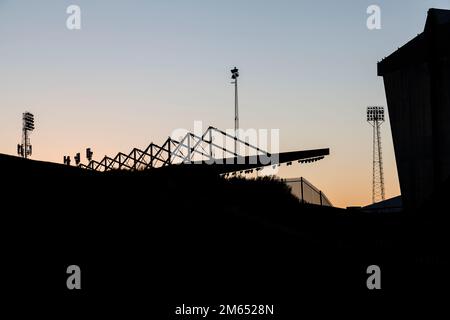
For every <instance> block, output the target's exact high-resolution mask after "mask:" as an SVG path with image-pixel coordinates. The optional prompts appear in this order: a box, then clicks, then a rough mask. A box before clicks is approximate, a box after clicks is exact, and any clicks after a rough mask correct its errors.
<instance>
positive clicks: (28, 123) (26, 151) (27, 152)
mask: <svg viewBox="0 0 450 320" xmlns="http://www.w3.org/2000/svg"><path fill="white" fill-rule="evenodd" d="M33 130H34V115H33V114H32V113H30V112H24V113H23V114H22V144H18V145H17V153H18V155H19V156H21V157H22V158H25V159H27V158H28V156H31V154H32V153H33V152H32V151H33V147H32V146H31V142H30V133H31V132H32V131H33Z"/></svg>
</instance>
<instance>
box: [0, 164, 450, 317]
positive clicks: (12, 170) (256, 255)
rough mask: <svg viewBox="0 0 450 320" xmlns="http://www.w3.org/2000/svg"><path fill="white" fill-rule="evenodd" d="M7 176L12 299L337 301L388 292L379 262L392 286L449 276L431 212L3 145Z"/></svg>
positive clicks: (436, 282) (406, 290)
mask: <svg viewBox="0 0 450 320" xmlns="http://www.w3.org/2000/svg"><path fill="white" fill-rule="evenodd" d="M0 175H1V177H2V178H1V182H2V190H3V191H2V195H1V203H2V208H1V219H2V227H3V228H4V229H5V231H4V232H3V233H2V243H3V248H4V255H5V257H7V258H5V260H4V261H5V263H4V264H3V267H4V268H6V271H5V272H6V273H3V274H4V275H5V278H6V283H7V284H6V285H7V286H8V287H9V288H10V289H11V292H12V293H11V294H10V295H9V298H11V297H16V296H23V295H27V294H29V295H32V294H34V293H38V294H39V296H41V297H47V298H46V299H61V298H63V299H64V301H65V302H66V303H68V304H70V303H73V301H77V303H80V304H84V303H91V301H97V302H96V303H99V305H96V306H98V307H100V306H102V305H101V302H100V300H99V299H100V298H101V299H105V298H107V301H108V304H114V303H117V304H118V306H125V305H126V303H128V302H127V301H129V302H130V303H132V304H133V305H134V308H135V309H134V310H138V309H139V308H143V306H148V304H154V305H155V306H161V305H167V304H168V303H174V302H176V301H179V303H188V301H206V300H207V301H210V302H214V303H226V302H225V301H229V299H230V296H231V297H233V299H235V301H234V302H231V301H230V303H242V302H239V301H241V300H245V301H248V300H249V297H253V298H254V299H255V300H257V301H261V299H263V301H267V302H268V303H281V302H284V303H285V302H286V301H291V300H292V299H294V300H295V298H296V296H295V295H292V292H302V293H305V292H307V293H308V295H307V297H309V299H311V301H313V300H315V299H316V298H320V299H326V298H329V299H331V300H330V301H337V300H336V299H338V300H339V299H343V300H344V299H347V298H348V297H350V296H358V297H359V298H364V297H369V296H371V295H372V296H373V295H374V294H375V295H377V293H374V292H369V291H368V290H367V288H366V283H365V281H366V279H367V275H366V273H365V272H366V268H367V266H369V265H371V264H378V265H380V266H381V268H382V270H383V290H384V291H383V295H381V294H379V295H381V296H384V295H392V296H395V295H396V294H400V293H401V294H409V295H415V294H418V292H419V291H420V290H424V289H427V288H428V289H434V288H437V287H441V286H445V283H446V280H445V279H442V275H443V274H445V272H446V270H447V269H446V267H447V266H448V264H447V250H446V247H445V245H444V243H445V242H446V241H447V240H448V233H446V232H443V231H444V230H443V227H442V224H441V223H442V221H438V220H436V219H431V218H430V219H428V214H427V213H426V212H425V211H423V212H418V213H412V212H403V213H396V214H377V215H375V214H365V213H363V212H359V211H354V210H343V209H338V208H331V207H319V206H313V205H306V204H305V205H304V204H301V203H299V202H298V201H297V199H296V198H295V197H294V196H293V195H292V194H291V193H290V191H289V189H288V187H287V186H286V185H285V184H284V183H282V182H280V181H278V180H274V179H269V178H260V179H257V180H244V179H238V178H235V179H229V180H226V179H223V178H220V177H219V176H217V175H216V174H213V173H211V172H209V171H208V170H207V168H206V167H201V166H199V167H195V166H194V167H190V168H187V167H182V166H172V167H164V168H160V169H155V170H150V171H143V172H127V171H111V172H108V173H98V172H90V171H87V170H82V169H78V168H73V167H66V166H62V165H56V164H51V163H45V162H37V161H32V160H23V159H19V158H15V157H9V156H3V155H1V156H0ZM424 210H425V209H424ZM436 210H437V209H436ZM70 264H78V265H80V267H81V269H82V272H83V281H84V282H83V285H84V287H83V289H82V290H81V291H80V292H69V291H68V290H67V289H66V288H65V279H66V274H65V268H66V267H67V266H68V265H70ZM30 269H31V270H32V273H33V275H36V276H33V285H30V276H29V274H30ZM150 296H152V297H156V298H151V299H150ZM345 297H347V298H345ZM258 298H261V299H259V300H258ZM74 299H75V300H74ZM221 299H222V300H221ZM223 299H225V301H224V300H223ZM250 300H251V299H250ZM102 301H103V300H102ZM273 301H275V302H273ZM248 303H251V301H249V302H248ZM258 303H260V302H258ZM294 306H295V304H294ZM290 307H292V308H293V305H289V304H285V305H284V308H285V312H287V311H286V310H288V309H289V308H290Z"/></svg>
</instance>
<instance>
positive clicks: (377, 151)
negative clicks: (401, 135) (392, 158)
mask: <svg viewBox="0 0 450 320" xmlns="http://www.w3.org/2000/svg"><path fill="white" fill-rule="evenodd" d="M367 122H369V123H370V125H372V127H373V146H372V149H373V151H372V152H373V163H372V166H373V167H372V202H373V203H376V202H379V201H383V200H384V199H385V196H384V174H383V154H382V150H381V135H380V127H381V125H382V124H383V122H384V107H378V106H375V107H367Z"/></svg>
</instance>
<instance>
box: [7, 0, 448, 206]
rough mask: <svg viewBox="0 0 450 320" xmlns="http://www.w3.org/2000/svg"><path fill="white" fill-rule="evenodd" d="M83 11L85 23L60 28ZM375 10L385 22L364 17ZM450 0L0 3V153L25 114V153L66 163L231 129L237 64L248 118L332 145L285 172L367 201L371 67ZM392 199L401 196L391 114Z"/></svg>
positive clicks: (374, 96)
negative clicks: (175, 136) (183, 134)
mask: <svg viewBox="0 0 450 320" xmlns="http://www.w3.org/2000/svg"><path fill="white" fill-rule="evenodd" d="M71 4H77V5H79V6H80V7H81V11H82V12H81V14H82V29H81V30H79V31H70V30H68V29H67V28H66V19H67V17H68V15H67V14H66V8H67V7H68V6H69V5H71ZM371 4H378V5H379V6H380V7H381V14H382V29H381V30H374V31H370V30H368V29H367V27H366V19H367V16H368V15H367V14H366V9H367V7H368V6H369V5H371ZM430 7H436V8H450V1H449V0H446V1H444V0H441V1H439V0H436V1H431V0H430V1H424V0H396V1H392V0H389V1H387V0H379V1H365V0H352V1H350V0H343V1H334V0H327V1H325V0H324V1H320V0H314V1H313V0H310V1H300V0H297V1H281V0H277V1H256V0H255V1H243V0H239V1H234V0H227V1H206V0H205V1H196V0H191V1H150V0H149V1H125V0H123V1H112V0H108V1H100V0H86V1H81V0H79V1H76V0H72V1H62V0H53V1H44V0H41V1H32V2H31V1H21V0H10V1H8V0H6V1H5V0H0V39H1V41H0V58H1V59H0V152H1V153H6V154H15V153H16V145H17V143H18V142H19V141H20V137H21V113H22V112H23V111H25V110H28V111H31V112H33V113H34V114H35V116H36V128H37V129H36V131H35V132H34V133H33V135H32V144H33V148H34V154H33V158H34V159H39V160H48V161H55V162H62V157H63V155H66V154H69V155H72V156H73V154H75V153H76V152H80V151H81V152H83V150H84V149H85V148H86V147H92V148H93V150H94V152H95V156H94V158H97V159H100V158H102V156H104V155H106V154H108V155H115V154H116V153H117V152H118V151H122V152H125V153H128V152H129V151H130V150H131V149H132V148H133V147H142V148H144V147H146V146H147V145H148V144H149V143H150V142H151V141H154V142H155V143H157V144H159V143H162V142H163V141H164V140H165V139H166V138H167V136H168V135H170V133H171V132H172V130H174V129H176V128H186V129H192V128H193V124H194V121H195V120H202V121H203V122H204V123H205V126H206V125H213V126H215V127H218V128H221V129H227V128H233V126H234V122H233V117H234V105H233V103H234V100H233V99H234V96H233V93H234V91H233V86H232V85H231V84H230V79H229V77H230V73H229V69H230V68H231V67H233V66H237V67H238V68H239V69H240V71H241V72H240V73H241V77H240V78H239V81H240V82H239V89H240V96H239V99H240V100H239V101H240V123H241V127H243V128H268V129H270V128H279V129H280V138H281V142H280V143H281V144H280V149H281V151H293V150H299V149H310V148H322V147H330V148H331V155H330V156H329V157H327V158H326V159H325V160H322V161H321V162H318V163H315V164H310V165H304V166H302V167H301V166H299V165H296V166H292V167H289V168H283V169H282V170H281V172H280V175H281V176H282V177H299V176H304V177H306V178H307V179H308V180H310V181H311V182H312V183H313V184H315V185H316V186H317V187H318V188H320V189H322V190H323V191H324V192H325V193H326V194H327V195H328V198H329V199H330V200H331V201H332V202H333V203H334V204H335V205H337V206H341V207H344V206H350V205H366V204H368V203H370V201H371V177H372V172H371V169H372V145H371V143H372V140H371V139H372V137H371V134H372V131H371V127H370V126H369V124H367V123H366V121H365V111H366V107H367V106H368V105H384V106H386V99H385V95H384V86H383V82H382V78H380V77H377V74H376V63H377V61H379V60H381V59H382V58H383V57H385V56H387V55H389V54H390V53H391V52H392V51H394V50H395V49H397V47H400V46H401V45H403V44H404V43H406V42H407V41H408V40H410V39H411V38H413V37H414V36H416V35H417V34H418V33H420V32H422V30H423V27H424V23H425V19H426V13H427V10H428V8H430ZM383 155H384V160H385V162H384V163H385V180H386V195H387V197H391V196H395V195H398V194H399V193H400V190H399V185H398V178H397V171H396V166H395V157H394V151H393V146H392V138H391V134H390V127H389V123H388V122H387V123H385V124H384V125H383Z"/></svg>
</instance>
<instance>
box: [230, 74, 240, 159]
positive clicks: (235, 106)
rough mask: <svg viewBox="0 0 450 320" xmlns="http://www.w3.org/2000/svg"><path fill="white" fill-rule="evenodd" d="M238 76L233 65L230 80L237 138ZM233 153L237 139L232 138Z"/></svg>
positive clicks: (235, 151)
mask: <svg viewBox="0 0 450 320" xmlns="http://www.w3.org/2000/svg"><path fill="white" fill-rule="evenodd" d="M238 77H239V69H237V68H236V67H234V69H232V70H231V79H233V80H234V81H233V82H231V83H232V84H234V135H235V137H236V138H238V130H239V113H238V81H237V78H238ZM234 153H236V154H237V153H238V150H237V140H236V139H235V140H234Z"/></svg>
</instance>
